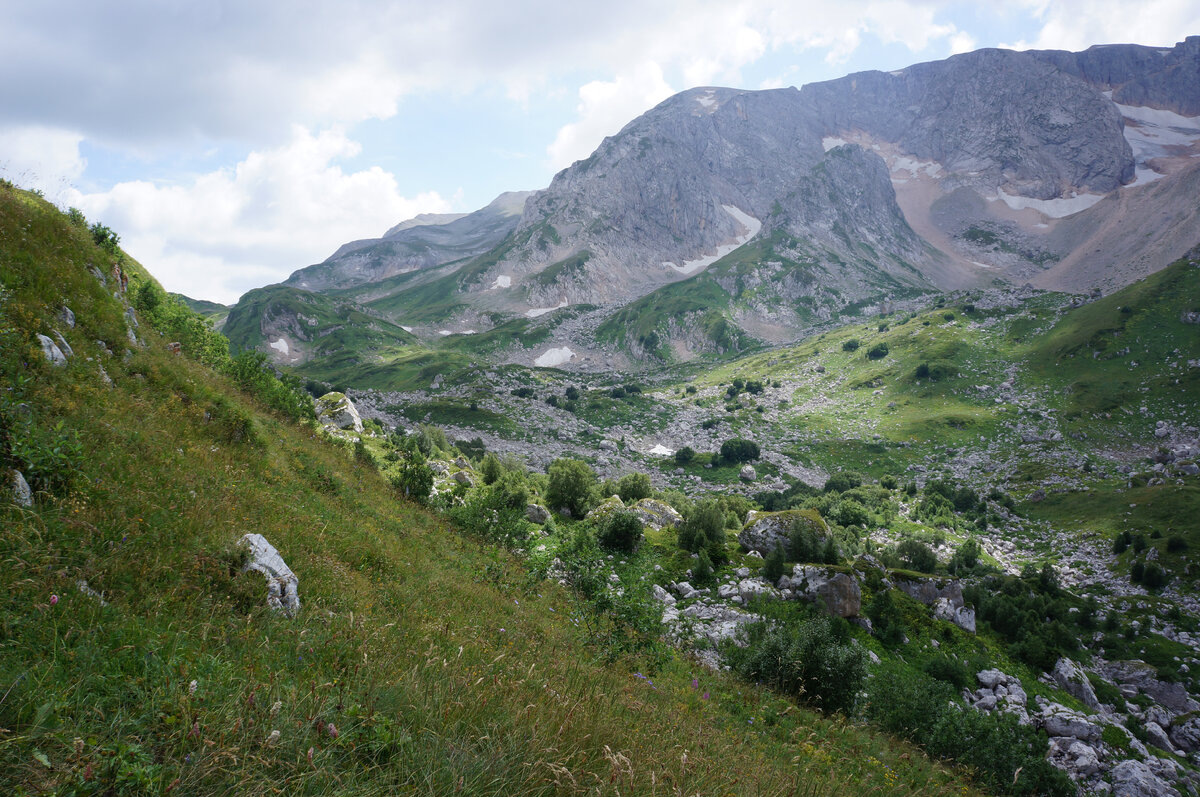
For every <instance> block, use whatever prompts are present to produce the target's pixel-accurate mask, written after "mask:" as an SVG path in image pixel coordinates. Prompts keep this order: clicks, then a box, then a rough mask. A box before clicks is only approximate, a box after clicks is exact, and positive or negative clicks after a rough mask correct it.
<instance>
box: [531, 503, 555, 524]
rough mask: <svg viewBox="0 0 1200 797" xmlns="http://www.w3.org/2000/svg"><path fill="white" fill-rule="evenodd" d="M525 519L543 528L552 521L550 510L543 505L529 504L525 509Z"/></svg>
mask: <svg viewBox="0 0 1200 797" xmlns="http://www.w3.org/2000/svg"><path fill="white" fill-rule="evenodd" d="M525 519H526V520H528V521H529V522H530V523H536V524H538V525H539V526H541V525H543V524H544V523H546V522H547V521H548V520H550V510H549V509H547V508H546V507H544V506H542V505H541V504H529V505H527V506H526V507H525Z"/></svg>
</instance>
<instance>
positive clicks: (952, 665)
mask: <svg viewBox="0 0 1200 797" xmlns="http://www.w3.org/2000/svg"><path fill="white" fill-rule="evenodd" d="M921 669H922V670H924V671H925V674H926V675H928V676H930V677H932V678H936V679H937V680H939V681H945V682H946V683H948V684H950V685H951V686H953V687H956V688H958V689H970V688H971V687H972V686H974V685H975V676H974V674H972V672H971V670H970V668H968V667H967V665H966V664H964V663H963V662H961V661H959V660H958V659H954V658H951V657H949V656H947V655H946V654H945V653H940V654H938V655H937V656H934V657H933V658H931V659H928V660H927V661H926V662H925V663H924V664H922V665H921Z"/></svg>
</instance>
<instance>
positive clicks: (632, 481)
mask: <svg viewBox="0 0 1200 797" xmlns="http://www.w3.org/2000/svg"><path fill="white" fill-rule="evenodd" d="M652 492H654V487H653V486H652V485H651V484H650V477H649V476H647V475H646V474H645V473H626V474H625V475H624V476H622V477H621V478H620V479H617V495H619V496H621V500H622V501H624V502H625V503H627V504H628V503H632V502H634V501H640V500H642V499H643V498H649V497H650V494H651V493H652Z"/></svg>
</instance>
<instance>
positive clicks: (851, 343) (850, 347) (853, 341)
mask: <svg viewBox="0 0 1200 797" xmlns="http://www.w3.org/2000/svg"><path fill="white" fill-rule="evenodd" d="M861 345H862V344H861V343H859V342H858V339H857V338H850V340H848V341H846V342H845V343H843V344H842V351H858V347H859V346H861Z"/></svg>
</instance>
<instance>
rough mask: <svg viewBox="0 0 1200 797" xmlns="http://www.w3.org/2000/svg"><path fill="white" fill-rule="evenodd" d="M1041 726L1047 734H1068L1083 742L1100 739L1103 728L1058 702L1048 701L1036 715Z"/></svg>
mask: <svg viewBox="0 0 1200 797" xmlns="http://www.w3.org/2000/svg"><path fill="white" fill-rule="evenodd" d="M1038 720H1039V722H1040V723H1041V726H1042V728H1044V729H1045V731H1046V733H1047V735H1049V736H1070V737H1071V738H1072V739H1081V740H1082V741H1085V742H1098V741H1100V734H1101V732H1102V731H1103V730H1104V729H1103V728H1101V727H1100V726H1099V725H1097V724H1096V723H1094V722H1092V721H1091V720H1089V719H1088V718H1087V717H1086V716H1084V715H1083V714H1080V713H1079V712H1078V711H1073V710H1071V709H1069V708H1067V707H1066V706H1064V705H1062V704H1060V703H1049V704H1047V705H1046V706H1045V708H1043V709H1042V711H1041V713H1040V714H1039V715H1038Z"/></svg>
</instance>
